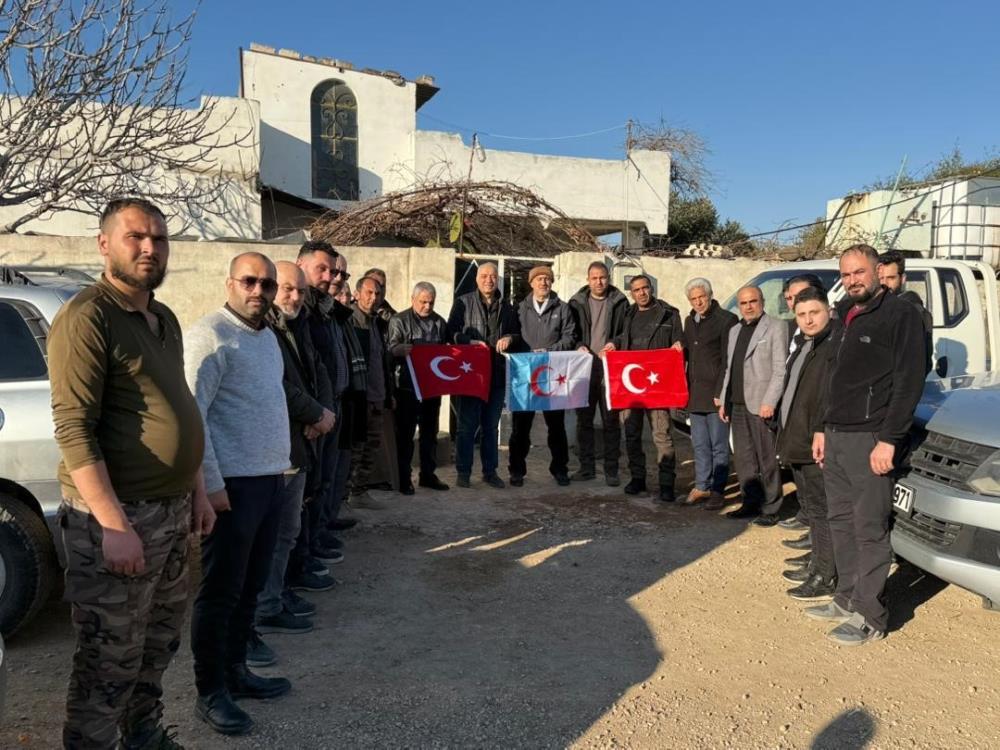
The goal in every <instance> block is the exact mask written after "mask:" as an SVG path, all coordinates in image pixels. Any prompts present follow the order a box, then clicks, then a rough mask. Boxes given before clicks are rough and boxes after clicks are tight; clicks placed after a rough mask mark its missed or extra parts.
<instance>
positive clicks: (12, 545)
mask: <svg viewBox="0 0 1000 750" xmlns="http://www.w3.org/2000/svg"><path fill="white" fill-rule="evenodd" d="M58 575H59V564H58V562H57V561H56V552H55V547H54V546H53V544H52V537H51V536H50V535H49V530H48V527H47V526H46V525H45V521H44V520H42V519H41V518H40V517H39V516H38V515H37V514H36V513H35V512H34V511H32V510H31V508H29V507H28V506H27V505H25V504H24V503H23V502H21V501H20V500H18V499H17V498H16V497H13V496H11V495H5V494H0V633H2V634H3V635H4V636H6V637H9V636H11V635H12V634H13V633H14V632H15V631H17V629H18V628H20V627H21V626H22V625H24V624H25V623H26V622H28V620H30V619H31V618H32V617H33V616H34V615H35V613H36V612H38V610H39V609H40V608H41V606H42V605H43V604H45V602H46V601H48V598H49V595H50V594H51V593H52V588H53V586H54V585H55V583H56V580H57V578H58Z"/></svg>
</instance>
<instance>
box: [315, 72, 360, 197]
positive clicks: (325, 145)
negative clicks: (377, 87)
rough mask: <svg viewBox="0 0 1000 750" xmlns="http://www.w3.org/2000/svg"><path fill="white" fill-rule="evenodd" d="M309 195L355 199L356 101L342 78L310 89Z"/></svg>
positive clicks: (356, 193) (356, 163)
mask: <svg viewBox="0 0 1000 750" xmlns="http://www.w3.org/2000/svg"><path fill="white" fill-rule="evenodd" d="M310 109H311V112H312V191H313V197H316V198H329V199H331V200H341V201H356V200H358V195H359V190H358V102H357V99H355V97H354V92H353V91H351V89H350V87H348V85H347V84H346V83H344V82H343V81H338V80H329V81H324V82H323V83H321V84H319V85H318V86H316V88H315V89H313V93H312V99H311V102H310Z"/></svg>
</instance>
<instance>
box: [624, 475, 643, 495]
mask: <svg viewBox="0 0 1000 750" xmlns="http://www.w3.org/2000/svg"><path fill="white" fill-rule="evenodd" d="M645 491H646V480H645V479H630V480H628V484H626V485H625V494H626V495H638V494H639V493H640V492H645Z"/></svg>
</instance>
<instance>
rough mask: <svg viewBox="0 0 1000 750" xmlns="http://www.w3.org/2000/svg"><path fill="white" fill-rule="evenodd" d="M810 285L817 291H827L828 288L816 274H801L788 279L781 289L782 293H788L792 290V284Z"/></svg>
mask: <svg viewBox="0 0 1000 750" xmlns="http://www.w3.org/2000/svg"><path fill="white" fill-rule="evenodd" d="M802 283H805V284H808V285H809V286H811V287H814V288H816V289H822V290H823V291H824V292H825V291H826V287H825V286H823V281H822V280H821V279H820V277H819V276H817V275H816V274H814V273H800V274H799V275H798V276H792V277H791V278H790V279H786V280H785V283H784V284H783V285H782V287H781V291H782V292H787V291H788V290H789V289H791V288H792V284H802Z"/></svg>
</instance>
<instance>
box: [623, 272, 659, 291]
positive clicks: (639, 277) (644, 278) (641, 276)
mask: <svg viewBox="0 0 1000 750" xmlns="http://www.w3.org/2000/svg"><path fill="white" fill-rule="evenodd" d="M640 280H642V281H645V282H646V283H647V284H649V288H650V290H652V288H653V280H652V279H651V278H649V277H648V276H647V275H646V274H644V273H640V274H636V275H635V276H633V277H632V278H631V279H629V280H628V290H629V291H630V292H631V291H632V285H633V284H634V283H635V282H637V281H640Z"/></svg>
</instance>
